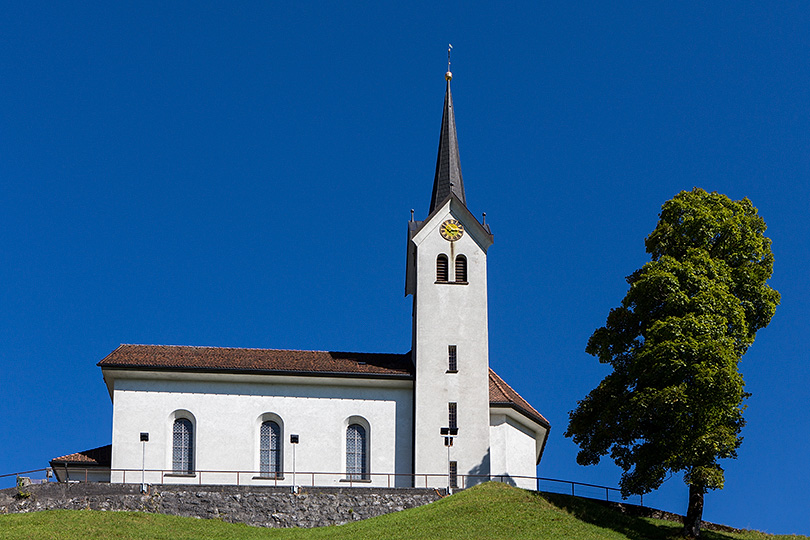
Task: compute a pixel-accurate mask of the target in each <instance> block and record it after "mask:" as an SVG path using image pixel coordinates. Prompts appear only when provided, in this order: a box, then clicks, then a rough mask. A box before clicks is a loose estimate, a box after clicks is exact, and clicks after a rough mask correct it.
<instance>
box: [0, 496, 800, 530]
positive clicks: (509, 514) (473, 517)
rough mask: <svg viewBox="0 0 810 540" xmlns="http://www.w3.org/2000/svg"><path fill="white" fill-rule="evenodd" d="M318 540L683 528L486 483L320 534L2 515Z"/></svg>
mask: <svg viewBox="0 0 810 540" xmlns="http://www.w3.org/2000/svg"><path fill="white" fill-rule="evenodd" d="M701 537H702V538H704V539H705V540H764V539H767V538H771V539H777V538H778V539H783V540H788V539H796V540H799V539H804V540H810V538H808V537H805V536H771V535H766V534H763V533H759V532H755V531H750V532H744V533H719V532H713V531H703V533H702V535H701ZM119 538H120V539H135V540H138V539H143V540H146V539H149V540H152V539H154V540H162V539H166V540H169V539H172V540H186V539H211V540H220V539H221V540H251V539H254V538H255V539H271V540H276V539H278V540H293V539H303V540H310V539H312V540H316V539H332V538H352V539H359V540H362V539H369V540H371V539H374V540H380V539H388V538H396V539H402V540H407V539H420V540H421V539H437V540H438V539H442V540H448V539H449V540H452V539H464V540H468V539H484V540H487V539H492V540H497V539H508V540H523V539H533V540H534V539H539V540H543V539H552V538H553V539H572V540H573V539H576V540H588V539H605V540H613V539H616V540H619V539H625V540H659V539H660V540H674V539H677V538H680V525H679V524H675V523H670V522H667V521H660V520H653V519H646V518H635V517H630V516H626V515H623V514H620V513H618V512H615V511H613V510H610V509H608V508H605V507H603V506H601V505H599V504H595V503H593V502H590V501H587V500H582V499H575V498H573V497H569V496H565V495H547V496H541V495H538V494H536V493H533V492H528V491H523V490H519V489H516V488H512V487H509V486H506V485H504V484H501V483H496V482H492V483H488V484H483V485H481V486H477V487H475V488H472V489H468V490H466V491H462V492H460V493H458V494H456V495H453V496H452V497H446V498H444V499H442V500H440V501H438V502H436V503H434V504H430V505H428V506H422V507H419V508H414V509H412V510H405V511H403V512H398V513H394V514H388V515H386V516H381V517H378V518H373V519H369V520H365V521H358V522H354V523H350V524H347V525H341V526H337V527H323V528H319V529H261V528H255V527H248V526H246V525H237V524H232V523H223V522H221V521H217V520H201V519H193V518H181V517H175V516H164V515H160V514H144V513H139V512H98V511H91V510H79V511H71V510H54V511H47V512H34V513H30V514H11V515H5V516H0V539H4V540H5V539H9V540H12V539H13V540H18V539H19V540H22V539H26V540H28V539H31V540H34V539H35V540H114V539H119Z"/></svg>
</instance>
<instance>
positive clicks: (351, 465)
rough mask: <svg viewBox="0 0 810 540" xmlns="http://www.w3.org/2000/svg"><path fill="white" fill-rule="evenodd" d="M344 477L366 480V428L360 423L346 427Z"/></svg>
mask: <svg viewBox="0 0 810 540" xmlns="http://www.w3.org/2000/svg"><path fill="white" fill-rule="evenodd" d="M346 477H347V478H348V479H349V480H368V465H367V461H366V429H365V428H364V427H363V426H361V425H360V424H352V425H350V426H349V427H348V428H346Z"/></svg>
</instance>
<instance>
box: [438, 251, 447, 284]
mask: <svg viewBox="0 0 810 540" xmlns="http://www.w3.org/2000/svg"><path fill="white" fill-rule="evenodd" d="M447 270H448V269H447V255H445V254H441V255H439V256H438V257H436V281H448V280H449V279H450V274H448V272H447Z"/></svg>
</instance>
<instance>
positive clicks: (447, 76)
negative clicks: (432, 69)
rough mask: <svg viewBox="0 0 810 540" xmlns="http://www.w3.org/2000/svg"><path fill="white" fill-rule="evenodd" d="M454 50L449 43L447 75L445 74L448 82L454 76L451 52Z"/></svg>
mask: <svg viewBox="0 0 810 540" xmlns="http://www.w3.org/2000/svg"><path fill="white" fill-rule="evenodd" d="M452 50H453V45H452V44H450V43H448V44H447V73H445V74H444V78H445V79H447V80H448V81H449V80H450V79H452V78H453V74H452V73H451V72H450V51H452Z"/></svg>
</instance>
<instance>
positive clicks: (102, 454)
mask: <svg viewBox="0 0 810 540" xmlns="http://www.w3.org/2000/svg"><path fill="white" fill-rule="evenodd" d="M63 463H67V464H71V463H77V464H81V465H85V466H87V465H95V466H99V467H109V466H110V464H111V463H112V445H111V444H108V445H107V446H99V447H98V448H93V449H91V450H85V451H84V452H76V453H75V454H68V455H66V456H60V457H56V458H53V459H52V460H51V466H53V465H54V464H63Z"/></svg>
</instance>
